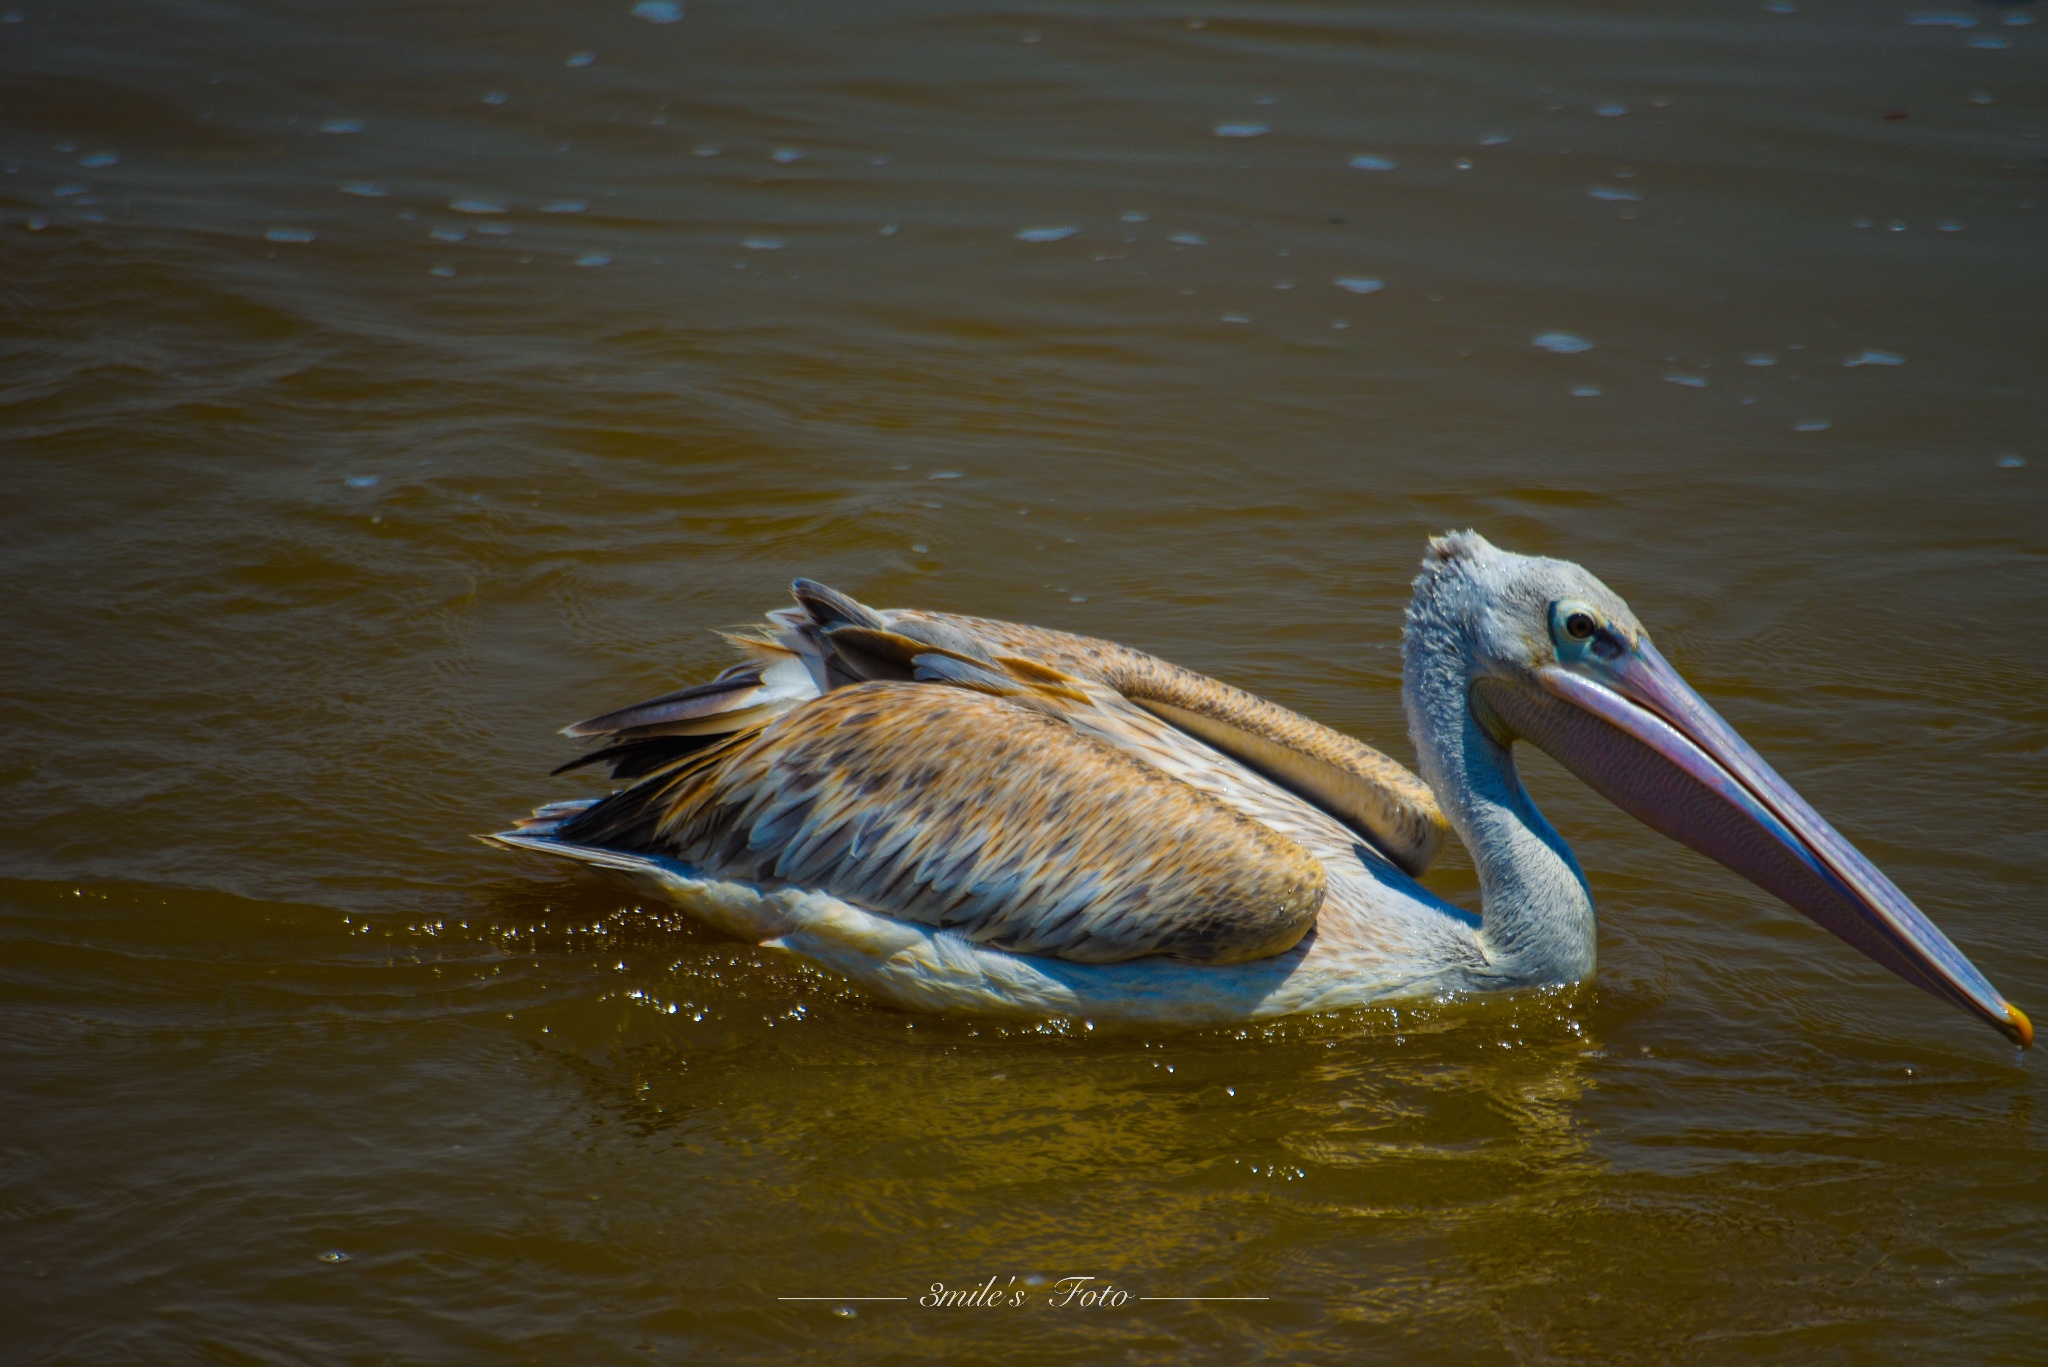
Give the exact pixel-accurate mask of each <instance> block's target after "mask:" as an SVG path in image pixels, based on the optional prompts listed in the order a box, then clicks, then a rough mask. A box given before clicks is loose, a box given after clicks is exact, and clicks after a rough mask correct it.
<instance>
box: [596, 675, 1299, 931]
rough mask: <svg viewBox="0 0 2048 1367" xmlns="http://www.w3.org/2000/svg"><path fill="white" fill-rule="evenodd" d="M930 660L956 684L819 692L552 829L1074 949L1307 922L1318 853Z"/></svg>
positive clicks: (1039, 697) (1005, 690)
mask: <svg viewBox="0 0 2048 1367" xmlns="http://www.w3.org/2000/svg"><path fill="white" fill-rule="evenodd" d="M933 658H934V659H935V660H936V661H937V662H939V663H937V664H935V665H934V666H931V667H930V668H929V669H928V670H927V671H926V672H928V673H931V674H935V675H936V674H940V673H945V672H951V673H952V674H954V675H955V676H957V678H958V679H960V680H964V682H955V681H954V680H952V679H942V678H939V677H930V678H927V679H925V680H910V681H902V682H893V681H882V682H862V683H857V684H853V685H849V686H847V687H843V688H837V689H834V690H832V691H830V692H828V693H825V694H823V695H821V696H819V697H816V698H813V699H811V700H809V701H807V702H804V703H802V704H800V705H798V706H796V707H794V708H792V709H790V710H789V711H788V712H787V713H785V714H784V715H782V716H781V717H779V718H777V719H776V720H774V721H772V722H769V723H767V724H766V725H764V726H760V727H757V728H754V729H750V730H746V731H742V732H739V733H736V734H735V735H733V736H731V737H729V738H728V739H727V740H725V741H724V742H721V743H719V744H717V745H715V746H710V747H706V748H704V749H701V750H698V751H696V752H693V753H692V754H690V755H688V756H686V757H684V758H682V759H680V760H677V761H674V762H672V763H671V764H669V765H668V766H666V767H663V768H661V769H658V770H657V771H656V772H654V773H652V774H650V775H649V776H647V777H646V778H644V779H643V780H642V781H641V782H640V783H639V784H637V785H635V786H634V787H632V788H630V789H627V790H626V791H624V792H622V793H618V794H615V795H613V796H612V797H610V798H607V799H605V800H604V801H602V802H600V803H598V804H596V805H595V806H593V807H591V808H589V809H588V810H586V811H584V812H582V813H581V814H579V815H577V816H575V817H573V818H571V819H570V820H569V821H567V822H565V823H563V825H562V826H561V827H560V828H559V830H558V831H557V838H558V839H561V840H564V841H568V842H572V843H578V844H592V845H599V846H605V847H608V848H614V849H628V850H633V851H636V852H643V853H658V854H664V855H668V856H671V857H674V858H678V859H682V860H685V861H687V862H689V863H691V864H693V865H696V866H697V867H699V868H702V869H704V870H705V871H706V872H708V873H712V874H714V875H716V876H718V877H721V878H729V879H744V880H748V881H757V882H764V883H772V884H787V885H793V886H798V887H804V888H812V889H817V890H820V891H824V892H829V893H832V894H833V895H835V896H838V897H840V898H843V899H844V900H846V901H849V902H852V903H854V904H855V905H857V906H861V907H865V908H867V909H868V910H871V911H878V912H881V913H884V914H886V915H891V916H898V917H902V918H904V919H906V920H911V921H918V922H921V923H923V924H926V925H933V926H946V927H951V928H953V929H954V930H957V931H958V932H960V933H961V934H963V935H965V936H967V937H968V938H970V939H972V940H975V941H978V942H980V943H984V944H989V945H994V946H997V947H1000V948H1003V949H1008V950H1013V951H1016V952H1018V953H1024V954H1042V955H1048V956H1051V957H1055V958H1062V959H1070V960H1075V961H1079V962H1086V963H1113V962H1118V961H1121V960H1125V959H1133V958H1139V957H1143V956H1146V955H1153V954H1165V955H1172V956H1174V957H1177V958H1182V959H1188V960H1193V961H1196V962H1202V963H1230V962H1235V961H1238V960H1243V959H1256V958H1262V957H1265V956H1267V955H1271V954H1277V953H1280V952H1281V951H1283V950H1285V949H1287V948H1289V947H1290V946H1292V945H1293V944H1294V943H1295V942H1296V941H1298V940H1299V939H1300V938H1301V937H1302V935H1303V934H1304V933H1306V931H1307V930H1308V928H1309V926H1310V925H1311V924H1313V922H1314V920H1315V914H1316V911H1317V909H1318V908H1319V907H1320V906H1321V903H1322V896H1323V883H1324V879H1323V868H1322V865H1321V864H1320V863H1318V862H1317V861H1316V860H1315V859H1314V858H1312V857H1310V855H1309V854H1308V853H1307V851H1305V850H1303V849H1302V848H1301V846H1299V845H1298V844H1296V843H1295V842H1294V841H1292V840H1290V839H1288V838H1287V837H1286V836H1284V835H1281V834H1279V833H1277V832H1275V831H1273V830H1271V829H1269V828H1268V827H1266V826H1265V825H1262V824H1261V823H1259V822H1258V821H1255V820H1253V819H1251V818H1250V817H1247V816H1244V815H1242V814H1240V813H1238V812H1236V811H1234V810H1232V809H1231V808H1230V807H1229V806H1227V805H1226V804H1224V803H1223V802H1221V801H1218V800H1217V799H1216V798H1214V797H1212V796H1210V795H1208V794H1206V793H1203V792H1201V791H1199V790H1197V789H1195V788H1193V787H1191V786H1189V785H1187V784H1185V783H1181V782H1177V781H1175V780H1174V779H1172V778H1169V777H1167V776H1166V775H1164V774H1162V773H1160V772H1159V771H1158V770H1157V769H1155V768H1153V767H1152V766H1150V765H1148V764H1146V763H1145V762H1144V761H1142V760H1140V759H1137V758H1134V757H1133V756H1131V755H1128V754H1126V753H1124V752H1122V751H1121V750H1119V749H1117V748H1116V747H1114V746H1113V745H1110V744H1107V743H1105V742H1103V741H1102V740H1099V739H1097V738H1095V737H1093V736H1090V735H1087V734H1083V733H1082V732H1081V731H1079V730H1077V729H1076V728H1075V727H1074V726H1072V725H1070V724H1069V722H1068V721H1067V720H1066V719H1064V718H1063V717H1062V716H1061V715H1060V712H1061V710H1062V708H1063V707H1068V706H1086V705H1087V704H1086V703H1085V701H1084V702H1082V703H1078V704H1077V703H1074V702H1073V701H1072V700H1071V699H1068V698H1063V697H1059V696H1057V695H1047V694H1044V693H1040V692H1036V691H1034V690H1032V689H1031V688H1030V687H1028V686H1019V685H1016V684H1015V683H1014V681H1011V682H1007V683H1006V682H1003V681H1001V680H1003V679H1004V676H1000V675H995V674H993V673H991V674H990V675H989V676H988V677H986V678H983V677H979V676H977V675H975V674H973V673H972V672H971V671H972V670H973V669H974V668H976V667H974V666H966V665H962V664H960V663H959V662H957V661H953V660H952V659H951V658H950V657H948V656H936V657H933ZM984 689H988V690H992V691H983V690H984Z"/></svg>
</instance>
